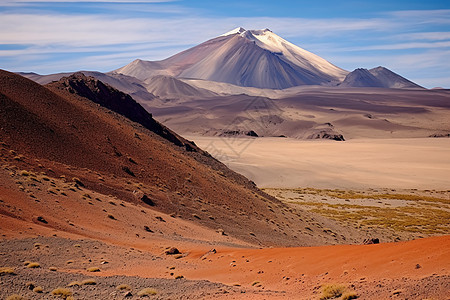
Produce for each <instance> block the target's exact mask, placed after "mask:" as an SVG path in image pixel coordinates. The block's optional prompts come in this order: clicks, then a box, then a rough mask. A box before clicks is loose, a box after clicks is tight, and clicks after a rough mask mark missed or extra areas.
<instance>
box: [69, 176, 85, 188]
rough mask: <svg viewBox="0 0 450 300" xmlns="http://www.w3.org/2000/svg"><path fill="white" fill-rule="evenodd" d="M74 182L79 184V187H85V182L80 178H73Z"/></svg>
mask: <svg viewBox="0 0 450 300" xmlns="http://www.w3.org/2000/svg"><path fill="white" fill-rule="evenodd" d="M72 181H73V182H75V183H76V184H78V185H79V186H84V184H83V182H82V181H81V180H80V178H78V177H73V178H72Z"/></svg>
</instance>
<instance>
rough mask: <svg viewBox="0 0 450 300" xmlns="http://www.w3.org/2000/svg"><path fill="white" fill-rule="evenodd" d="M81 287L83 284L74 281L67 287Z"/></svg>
mask: <svg viewBox="0 0 450 300" xmlns="http://www.w3.org/2000/svg"><path fill="white" fill-rule="evenodd" d="M80 285H81V282H79V281H72V282H71V283H69V284H68V285H67V286H68V287H72V286H80Z"/></svg>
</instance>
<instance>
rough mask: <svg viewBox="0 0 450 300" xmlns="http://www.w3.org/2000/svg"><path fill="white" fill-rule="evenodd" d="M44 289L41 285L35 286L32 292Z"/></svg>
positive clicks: (39, 291) (40, 291)
mask: <svg viewBox="0 0 450 300" xmlns="http://www.w3.org/2000/svg"><path fill="white" fill-rule="evenodd" d="M43 291H44V289H43V288H42V286H37V287H35V288H34V289H33V292H35V293H42V292H43Z"/></svg>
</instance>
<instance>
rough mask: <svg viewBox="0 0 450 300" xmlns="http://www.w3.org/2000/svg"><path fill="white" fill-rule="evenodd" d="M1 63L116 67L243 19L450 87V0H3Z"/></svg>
mask: <svg viewBox="0 0 450 300" xmlns="http://www.w3.org/2000/svg"><path fill="white" fill-rule="evenodd" d="M0 25H1V26H0V68H2V69H6V70H10V71H32V72H37V73H40V74H49V73H57V72H68V71H77V70H97V71H103V72H104V71H111V70H114V69H116V68H119V67H121V66H123V65H126V64H127V63H129V62H131V61H133V60H134V59H136V58H140V59H145V60H159V59H164V58H167V57H169V56H170V55H173V54H175V53H177V52H179V51H182V50H184V49H187V48H189V47H192V46H194V45H196V44H199V43H201V42H203V41H206V40H208V39H210V38H213V37H215V36H217V35H220V34H222V33H224V32H227V31H229V30H231V29H233V28H235V27H238V26H242V27H244V28H246V29H263V28H269V29H271V30H272V31H273V32H275V33H276V34H278V35H280V36H281V37H283V38H285V39H287V40H289V41H290V42H293V43H294V44H297V45H298V46H300V47H302V48H304V49H306V50H309V51H311V52H313V53H315V54H317V55H320V56H322V57H323V58H325V59H327V60H329V61H330V62H332V63H333V64H335V65H337V66H339V67H341V68H344V69H347V70H349V71H351V70H353V69H355V68H359V67H363V68H372V67H376V66H379V65H382V66H386V67H388V68H389V69H391V70H393V71H395V72H397V73H399V74H401V75H403V76H405V77H407V78H408V79H411V80H413V81H415V82H417V83H418V84H421V85H423V86H425V87H429V88H431V87H435V86H441V87H446V88H450V1H414V0H408V1H406V0H395V1H392V0H378V1H356V0H355V1H344V0H343V1H335V0H334V1H329V0H325V1H323V0H321V1H286V0H277V1H264V0H259V1H245V0H240V1H237V0H227V1H202V0H184V1H182V0H180V1H163V0H160V1H158V0H140V1H139V0H134V1H133V0H120V1H119V0H109V1H108V0H97V1H96V0H90V1H86V0H81V1H80V0H77V1H75V0H70V1H65V2H62V1H55V0H48V1H43V0H39V1H38V0H0Z"/></svg>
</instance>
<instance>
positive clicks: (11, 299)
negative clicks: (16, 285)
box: [6, 294, 27, 300]
mask: <svg viewBox="0 0 450 300" xmlns="http://www.w3.org/2000/svg"><path fill="white" fill-rule="evenodd" d="M6 300H27V298H25V297H22V296H20V295H17V294H14V295H11V296H9V297H8V298H6Z"/></svg>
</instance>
